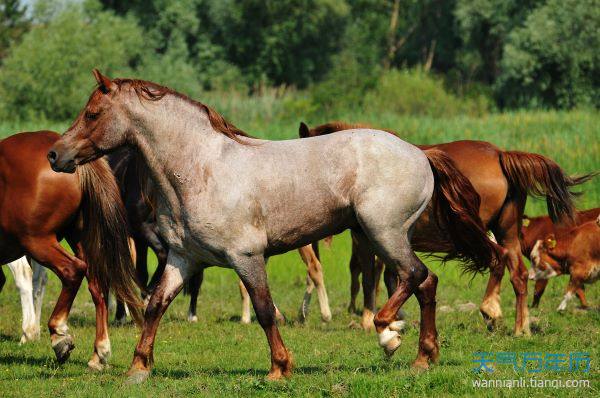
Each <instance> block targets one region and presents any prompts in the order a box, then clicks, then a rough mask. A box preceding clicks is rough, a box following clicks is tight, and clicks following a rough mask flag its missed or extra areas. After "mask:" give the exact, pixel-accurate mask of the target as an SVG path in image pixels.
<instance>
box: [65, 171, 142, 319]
mask: <svg viewBox="0 0 600 398" xmlns="http://www.w3.org/2000/svg"><path fill="white" fill-rule="evenodd" d="M77 173H78V175H79V183H80V185H81V191H82V203H81V212H82V217H83V234H82V239H81V243H82V246H83V249H84V251H85V257H86V259H85V260H86V262H87V264H88V269H89V272H90V276H91V277H92V278H96V280H97V281H98V283H99V285H100V288H101V289H102V291H103V292H108V291H109V289H110V290H112V291H113V292H114V293H115V295H116V296H117V298H119V299H121V300H122V301H123V302H125V303H127V304H128V307H129V310H130V312H131V315H132V317H133V318H134V320H135V321H136V323H138V324H140V322H141V320H142V316H141V310H140V308H141V307H142V304H141V300H140V298H139V294H138V291H137V282H136V276H135V267H134V264H133V260H132V256H131V251H130V247H129V241H128V234H127V219H126V215H125V214H126V213H125V207H124V205H123V202H122V200H121V195H120V192H119V187H118V186H117V182H116V180H115V177H114V175H113V174H112V172H111V169H110V167H109V165H108V163H107V162H106V161H105V160H104V159H98V160H95V161H93V162H89V163H86V164H83V165H81V166H78V167H77Z"/></svg>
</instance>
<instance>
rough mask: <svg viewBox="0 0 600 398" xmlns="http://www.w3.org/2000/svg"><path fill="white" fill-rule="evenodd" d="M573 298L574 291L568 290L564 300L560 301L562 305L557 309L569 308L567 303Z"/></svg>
mask: <svg viewBox="0 0 600 398" xmlns="http://www.w3.org/2000/svg"><path fill="white" fill-rule="evenodd" d="M572 298H573V293H571V292H567V293H566V294H565V296H564V297H563V299H562V301H561V302H560V305H559V306H558V308H557V309H556V310H557V311H564V310H566V309H567V303H568V302H569V300H571V299H572Z"/></svg>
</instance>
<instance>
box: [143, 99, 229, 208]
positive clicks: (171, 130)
mask: <svg viewBox="0 0 600 398" xmlns="http://www.w3.org/2000/svg"><path fill="white" fill-rule="evenodd" d="M132 114H133V115H132V116H133V119H134V120H136V126H135V130H136V133H135V134H134V135H133V137H131V140H132V141H133V144H134V145H135V146H136V147H137V148H138V150H139V151H140V154H141V155H142V158H143V159H144V162H145V163H146V166H147V167H148V169H149V172H150V177H151V178H152V180H153V182H154V184H155V187H154V189H156V190H157V193H159V194H160V196H162V198H163V199H164V200H165V201H166V205H167V206H169V208H170V209H171V214H172V216H173V217H174V218H175V219H178V218H179V217H180V215H181V211H180V210H181V209H180V206H181V204H180V201H179V198H180V197H181V192H180V190H181V189H182V187H183V186H185V185H186V184H185V183H186V182H190V181H191V180H192V179H193V177H194V169H195V168H196V167H197V165H198V163H200V162H202V163H205V162H211V161H212V160H215V159H217V158H218V157H219V156H220V154H221V152H222V151H223V148H224V147H225V146H228V145H231V144H234V141H232V140H230V139H229V138H227V137H225V136H224V135H223V134H221V133H219V132H218V131H216V130H215V129H214V128H213V127H212V125H211V123H210V121H209V119H208V116H207V114H206V112H205V111H204V110H203V109H201V108H199V107H198V106H196V105H194V104H192V103H189V102H187V101H185V100H183V99H180V98H177V97H174V96H172V95H167V96H165V97H164V98H163V99H161V100H159V101H156V102H152V103H147V102H146V103H145V104H144V105H143V106H138V107H136V109H134V110H133V111H132Z"/></svg>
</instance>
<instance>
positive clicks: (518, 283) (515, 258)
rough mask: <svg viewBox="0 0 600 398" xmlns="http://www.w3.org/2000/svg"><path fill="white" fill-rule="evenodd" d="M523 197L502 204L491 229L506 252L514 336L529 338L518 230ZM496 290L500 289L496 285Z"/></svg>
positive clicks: (526, 275)
mask: <svg viewBox="0 0 600 398" xmlns="http://www.w3.org/2000/svg"><path fill="white" fill-rule="evenodd" d="M524 206H525V197H523V198H516V199H514V200H512V201H509V202H507V203H505V204H504V206H503V208H502V211H501V212H500V215H499V217H498V221H497V226H496V227H494V228H492V232H493V233H494V235H495V236H496V239H497V240H498V243H499V244H500V246H502V247H503V248H504V249H506V250H507V252H506V255H505V256H503V257H504V262H505V263H506V266H507V267H508V270H509V272H510V281H511V283H512V285H513V290H514V292H515V296H516V319H515V329H514V331H515V336H522V335H525V336H529V335H531V330H530V328H529V309H528V308H527V281H528V272H527V268H526V267H525V263H524V262H523V256H522V253H521V242H520V240H519V230H520V228H521V219H522V218H523V208H524ZM498 289H500V287H499V284H498Z"/></svg>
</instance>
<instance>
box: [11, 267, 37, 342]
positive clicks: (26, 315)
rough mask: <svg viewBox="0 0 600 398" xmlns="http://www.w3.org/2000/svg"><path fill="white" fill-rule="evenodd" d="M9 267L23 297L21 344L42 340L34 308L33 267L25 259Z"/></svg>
mask: <svg viewBox="0 0 600 398" xmlns="http://www.w3.org/2000/svg"><path fill="white" fill-rule="evenodd" d="M7 267H8V268H9V269H10V270H11V272H12V274H13V277H14V280H15V285H17V290H18V291H19V295H20V296H21V309H22V313H23V321H22V330H23V334H22V335H21V341H20V343H19V344H24V343H26V342H28V341H33V340H37V339H39V338H40V325H39V323H38V322H36V317H35V308H34V306H33V275H32V271H31V267H30V266H29V263H28V262H27V259H26V258H25V257H21V258H19V259H17V260H15V261H13V262H11V263H9V264H7Z"/></svg>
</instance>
